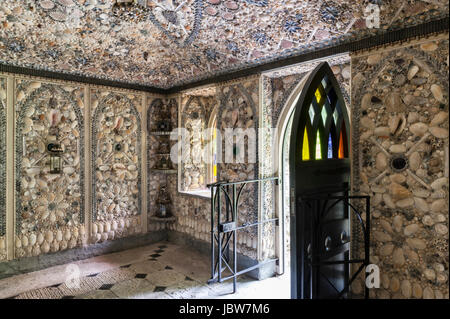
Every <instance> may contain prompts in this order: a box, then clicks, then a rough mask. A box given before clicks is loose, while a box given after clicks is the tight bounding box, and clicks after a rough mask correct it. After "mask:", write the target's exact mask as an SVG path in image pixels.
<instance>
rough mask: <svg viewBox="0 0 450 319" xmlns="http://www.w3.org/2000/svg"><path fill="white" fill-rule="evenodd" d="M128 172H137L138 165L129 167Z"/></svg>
mask: <svg viewBox="0 0 450 319" xmlns="http://www.w3.org/2000/svg"><path fill="white" fill-rule="evenodd" d="M128 170H129V171H135V170H137V167H136V165H128Z"/></svg>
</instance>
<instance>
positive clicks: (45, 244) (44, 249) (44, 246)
mask: <svg viewBox="0 0 450 319" xmlns="http://www.w3.org/2000/svg"><path fill="white" fill-rule="evenodd" d="M41 250H42V252H43V253H44V254H45V253H48V252H49V250H50V245H49V244H48V242H47V241H44V242H43V243H42V245H41Z"/></svg>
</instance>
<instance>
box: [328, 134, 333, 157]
mask: <svg viewBox="0 0 450 319" xmlns="http://www.w3.org/2000/svg"><path fill="white" fill-rule="evenodd" d="M327 157H328V158H333V139H332V138H331V134H330V135H329V136H328V154H327Z"/></svg>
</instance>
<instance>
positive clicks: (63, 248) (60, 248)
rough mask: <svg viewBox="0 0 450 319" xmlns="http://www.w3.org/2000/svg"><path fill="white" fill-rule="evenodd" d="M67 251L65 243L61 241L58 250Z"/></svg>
mask: <svg viewBox="0 0 450 319" xmlns="http://www.w3.org/2000/svg"><path fill="white" fill-rule="evenodd" d="M65 249H67V241H65V240H63V241H61V242H60V243H59V250H65Z"/></svg>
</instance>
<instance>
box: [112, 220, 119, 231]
mask: <svg viewBox="0 0 450 319" xmlns="http://www.w3.org/2000/svg"><path fill="white" fill-rule="evenodd" d="M117 228H118V224H117V222H116V221H115V220H114V221H113V222H112V230H117Z"/></svg>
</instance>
